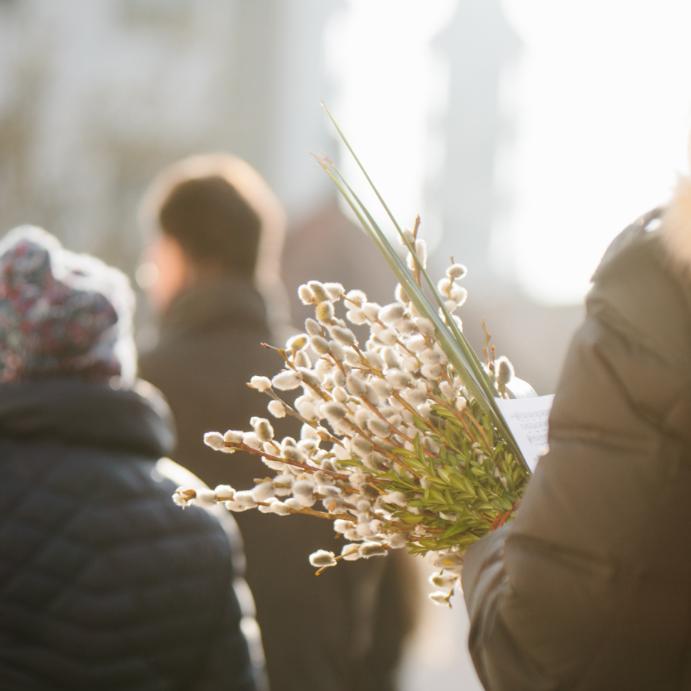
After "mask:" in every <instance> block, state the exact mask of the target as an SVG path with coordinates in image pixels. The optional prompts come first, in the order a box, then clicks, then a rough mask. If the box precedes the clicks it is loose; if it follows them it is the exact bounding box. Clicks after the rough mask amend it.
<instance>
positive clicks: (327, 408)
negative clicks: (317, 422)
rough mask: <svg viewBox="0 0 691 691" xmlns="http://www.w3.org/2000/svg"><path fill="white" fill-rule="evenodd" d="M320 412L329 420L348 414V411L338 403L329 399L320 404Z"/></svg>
mask: <svg viewBox="0 0 691 691" xmlns="http://www.w3.org/2000/svg"><path fill="white" fill-rule="evenodd" d="M322 413H323V414H324V416H325V417H326V418H328V419H329V420H342V419H343V418H344V417H345V416H346V415H347V414H348V411H347V410H346V408H345V407H344V406H342V405H341V404H340V403H337V402H336V401H329V402H328V403H325V404H324V405H323V406H322Z"/></svg>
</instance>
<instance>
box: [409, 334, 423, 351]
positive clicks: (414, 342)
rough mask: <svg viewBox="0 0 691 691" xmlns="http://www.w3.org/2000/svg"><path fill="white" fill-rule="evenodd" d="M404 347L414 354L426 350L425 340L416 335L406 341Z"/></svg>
mask: <svg viewBox="0 0 691 691" xmlns="http://www.w3.org/2000/svg"><path fill="white" fill-rule="evenodd" d="M406 346H408V348H409V349H410V350H412V351H413V352H414V353H419V352H421V351H423V350H424V349H425V348H427V339H426V338H425V337H424V336H423V335H422V334H416V335H415V336H412V337H411V338H409V339H408V340H407V341H406Z"/></svg>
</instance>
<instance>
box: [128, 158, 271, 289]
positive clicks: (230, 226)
mask: <svg viewBox="0 0 691 691" xmlns="http://www.w3.org/2000/svg"><path fill="white" fill-rule="evenodd" d="M141 211H142V221H143V223H144V224H145V226H147V227H151V226H153V227H154V228H155V229H156V230H157V231H159V232H162V233H166V234H167V235H170V236H171V237H173V238H175V240H177V242H178V243H179V244H180V246H181V247H182V249H183V251H184V252H185V254H187V256H188V257H189V258H190V260H192V261H193V262H194V263H195V264H196V265H197V266H198V267H199V268H200V269H202V270H204V269H213V270H221V271H228V272H233V273H236V274H239V275H241V276H243V277H247V278H250V279H253V280H254V281H255V282H256V283H257V284H258V285H259V286H262V285H268V284H270V283H271V282H272V281H274V280H275V278H276V276H277V274H278V265H279V258H280V252H281V246H282V243H283V211H282V209H281V206H280V203H279V202H278V200H277V199H276V197H275V196H274V194H273V193H272V192H271V190H270V189H269V187H268V185H267V184H266V182H265V181H264V179H263V178H262V177H261V176H260V175H259V173H257V171H256V170H254V169H253V168H252V167H251V166H250V165H249V164H248V163H246V162H245V161H242V160H240V159H238V158H235V157H233V156H229V155H226V154H204V155H199V156H192V157H190V158H187V159H183V160H182V161H179V162H177V163H175V164H173V165H172V166H170V167H169V168H167V169H166V170H164V171H163V172H162V173H161V174H159V176H158V177H157V178H156V179H155V180H154V182H153V183H152V185H151V187H150V188H149V190H148V191H147V193H146V195H145V197H144V201H143V204H142V209H141Z"/></svg>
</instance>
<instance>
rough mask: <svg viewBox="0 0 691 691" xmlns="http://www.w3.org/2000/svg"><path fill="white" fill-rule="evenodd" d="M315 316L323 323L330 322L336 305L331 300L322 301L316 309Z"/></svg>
mask: <svg viewBox="0 0 691 691" xmlns="http://www.w3.org/2000/svg"><path fill="white" fill-rule="evenodd" d="M314 316H315V317H316V318H317V321H318V322H320V323H321V324H328V323H330V322H332V321H333V318H334V306H333V304H332V303H330V302H326V301H325V302H320V303H319V304H318V305H317V307H316V308H315V310H314Z"/></svg>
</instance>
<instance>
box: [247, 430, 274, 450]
mask: <svg viewBox="0 0 691 691" xmlns="http://www.w3.org/2000/svg"><path fill="white" fill-rule="evenodd" d="M264 441H269V440H264ZM242 443H243V444H244V445H245V446H249V447H250V449H254V450H255V451H262V443H261V441H260V439H259V437H258V436H257V434H256V432H244V433H243V435H242Z"/></svg>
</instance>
